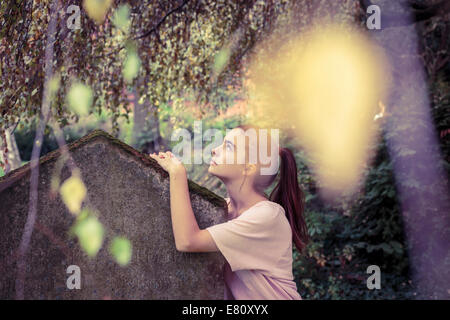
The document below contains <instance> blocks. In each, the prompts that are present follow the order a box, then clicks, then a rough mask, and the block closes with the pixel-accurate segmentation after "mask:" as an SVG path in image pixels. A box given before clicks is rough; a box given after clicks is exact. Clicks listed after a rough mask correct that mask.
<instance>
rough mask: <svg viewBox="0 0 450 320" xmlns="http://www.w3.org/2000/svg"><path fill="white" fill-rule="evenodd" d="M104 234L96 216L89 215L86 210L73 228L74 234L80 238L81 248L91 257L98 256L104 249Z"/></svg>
mask: <svg viewBox="0 0 450 320" xmlns="http://www.w3.org/2000/svg"><path fill="white" fill-rule="evenodd" d="M104 232H105V231H104V229H103V225H102V224H101V223H100V221H98V219H97V218H96V217H95V216H93V215H89V213H88V211H87V210H86V209H84V210H83V212H82V214H81V215H80V219H77V222H76V224H75V226H74V227H73V233H74V234H75V235H76V236H77V237H78V240H79V242H80V246H81V248H82V249H83V250H84V251H85V252H86V254H87V255H88V256H89V257H94V256H96V255H97V253H98V251H99V250H100V248H101V247H102V244H103V235H104Z"/></svg>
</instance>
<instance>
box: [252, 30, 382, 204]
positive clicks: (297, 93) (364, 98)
mask: <svg viewBox="0 0 450 320" xmlns="http://www.w3.org/2000/svg"><path fill="white" fill-rule="evenodd" d="M269 43H270V42H269ZM249 70H250V72H249V73H250V78H249V82H250V83H251V86H250V87H249V93H250V101H249V107H250V109H251V111H250V112H251V117H250V118H251V119H252V121H254V122H256V123H258V124H260V125H262V123H263V125H270V126H274V127H279V128H281V129H283V128H286V127H289V128H295V132H296V135H297V138H298V141H299V143H300V144H301V145H302V147H304V148H305V150H306V151H307V153H308V155H309V157H310V159H311V160H312V163H311V165H313V166H314V169H315V170H314V171H315V172H316V174H317V178H318V180H319V181H320V182H321V184H322V186H323V188H322V190H321V191H322V193H323V195H324V196H325V197H327V196H333V195H336V194H337V193H336V191H337V192H338V193H341V192H350V193H351V192H352V191H353V188H354V187H356V186H357V184H358V182H359V178H360V175H361V172H362V168H363V165H364V164H365V163H366V161H367V159H368V158H369V154H368V149H369V148H368V146H369V145H370V144H371V143H372V141H373V139H374V138H375V135H374V133H376V125H378V122H375V121H374V120H373V119H374V116H375V114H376V113H377V112H378V111H379V107H378V103H379V101H380V100H383V99H384V98H385V97H386V92H387V88H388V84H389V72H388V70H389V69H388V64H387V63H386V59H385V57H384V55H383V52H382V50H381V49H380V48H378V47H377V46H376V45H374V44H373V43H372V42H370V41H369V40H368V39H367V38H366V37H365V36H364V35H362V34H360V33H358V32H357V31H356V30H354V29H350V28H346V27H342V26H327V27H324V28H321V29H315V30H312V31H310V32H308V33H307V34H304V35H301V36H300V37H298V38H297V39H292V40H291V41H288V42H287V43H286V45H283V46H282V47H281V48H280V49H279V50H277V51H276V52H275V53H273V54H267V51H265V52H264V56H262V55H261V56H258V55H257V56H256V58H255V62H254V63H253V65H251V66H250V68H249ZM268 121H269V123H268Z"/></svg>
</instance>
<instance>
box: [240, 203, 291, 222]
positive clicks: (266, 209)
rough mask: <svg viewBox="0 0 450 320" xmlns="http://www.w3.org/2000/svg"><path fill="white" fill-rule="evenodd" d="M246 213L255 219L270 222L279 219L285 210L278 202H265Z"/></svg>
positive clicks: (257, 204)
mask: <svg viewBox="0 0 450 320" xmlns="http://www.w3.org/2000/svg"><path fill="white" fill-rule="evenodd" d="M244 213H246V214H247V216H252V217H253V218H254V219H258V220H264V221H269V220H271V219H275V218H277V217H279V216H280V214H284V209H283V207H282V206H280V205H279V204H278V203H276V202H272V201H269V200H264V201H260V202H258V203H256V204H255V205H253V207H251V208H249V209H248V210H247V211H246V212H244ZM244 213H243V214H244ZM243 214H242V215H243Z"/></svg>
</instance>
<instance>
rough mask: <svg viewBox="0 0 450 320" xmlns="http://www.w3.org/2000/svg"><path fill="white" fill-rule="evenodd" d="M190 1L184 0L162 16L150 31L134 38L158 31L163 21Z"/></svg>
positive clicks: (140, 37)
mask: <svg viewBox="0 0 450 320" xmlns="http://www.w3.org/2000/svg"><path fill="white" fill-rule="evenodd" d="M188 2H189V0H184V1H183V3H182V4H181V5H179V6H178V7H176V8H174V9H172V10H170V11H169V12H168V13H167V14H166V15H165V16H164V17H162V19H161V20H159V22H158V23H157V24H156V25H155V26H154V27H153V28H151V29H150V30H149V31H147V32H146V33H144V34H143V35H140V36H137V37H135V38H134V39H133V40H138V39H142V38H145V37H147V36H149V35H150V34H152V33H153V32H155V31H157V30H158V28H159V26H160V25H161V24H163V22H164V21H165V20H166V19H167V17H168V16H170V15H171V14H172V13H174V12H176V11H180V10H181V9H182V8H183V7H184V6H185V5H186V4H187V3H188ZM157 36H158V37H159V35H158V34H157Z"/></svg>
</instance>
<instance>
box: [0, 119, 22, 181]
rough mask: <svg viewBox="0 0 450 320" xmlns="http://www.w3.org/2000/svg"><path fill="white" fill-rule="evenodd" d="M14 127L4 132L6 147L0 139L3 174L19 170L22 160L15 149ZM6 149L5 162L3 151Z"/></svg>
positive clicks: (0, 159) (17, 149) (0, 158)
mask: <svg viewBox="0 0 450 320" xmlns="http://www.w3.org/2000/svg"><path fill="white" fill-rule="evenodd" d="M13 130H14V127H9V128H7V129H6V130H5V137H6V146H5V145H4V144H5V143H4V141H3V139H0V150H1V151H2V152H0V161H1V162H3V163H5V162H7V163H5V170H4V171H5V174H7V173H8V172H10V171H12V170H14V169H17V168H19V167H20V166H21V165H22V160H21V159H20V154H19V148H17V143H16V138H15V137H14V133H13ZM6 148H7V149H8V152H7V153H6V158H7V159H8V161H5V158H4V157H5V149H6Z"/></svg>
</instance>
